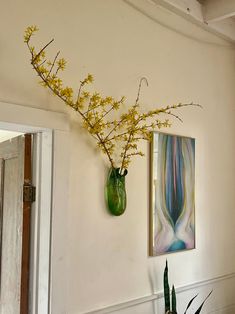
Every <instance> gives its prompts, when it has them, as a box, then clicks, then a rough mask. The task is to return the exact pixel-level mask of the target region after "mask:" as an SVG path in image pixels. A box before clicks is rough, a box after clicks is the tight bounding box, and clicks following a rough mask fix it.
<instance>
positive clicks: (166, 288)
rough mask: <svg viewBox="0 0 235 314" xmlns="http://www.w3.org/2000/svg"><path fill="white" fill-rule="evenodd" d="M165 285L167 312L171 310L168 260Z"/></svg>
mask: <svg viewBox="0 0 235 314" xmlns="http://www.w3.org/2000/svg"><path fill="white" fill-rule="evenodd" d="M163 285H164V300H165V313H166V312H167V311H170V288H169V283H168V265H167V260H166V266H165V270H164V276H163Z"/></svg>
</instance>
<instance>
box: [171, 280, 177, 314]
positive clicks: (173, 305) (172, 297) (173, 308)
mask: <svg viewBox="0 0 235 314" xmlns="http://www.w3.org/2000/svg"><path fill="white" fill-rule="evenodd" d="M171 300H172V301H171V306H172V313H173V314H177V311H176V294H175V287H174V285H173V286H172V292H171Z"/></svg>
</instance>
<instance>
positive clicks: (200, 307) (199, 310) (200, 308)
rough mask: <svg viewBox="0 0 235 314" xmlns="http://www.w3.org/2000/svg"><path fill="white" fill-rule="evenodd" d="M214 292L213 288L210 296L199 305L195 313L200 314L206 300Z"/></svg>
mask: <svg viewBox="0 0 235 314" xmlns="http://www.w3.org/2000/svg"><path fill="white" fill-rule="evenodd" d="M211 294H212V290H211V292H210V293H209V294H208V296H207V297H206V298H205V300H204V301H203V302H202V304H201V305H200V306H199V308H198V309H197V311H196V312H195V314H199V313H200V312H201V310H202V307H203V305H204V303H205V302H206V300H207V299H208V298H209V296H210V295H211Z"/></svg>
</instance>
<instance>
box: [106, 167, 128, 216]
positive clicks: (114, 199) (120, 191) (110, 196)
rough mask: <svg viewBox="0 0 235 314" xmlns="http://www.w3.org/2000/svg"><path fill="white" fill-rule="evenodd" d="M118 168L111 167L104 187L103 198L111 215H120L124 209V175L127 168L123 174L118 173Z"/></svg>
mask: <svg viewBox="0 0 235 314" xmlns="http://www.w3.org/2000/svg"><path fill="white" fill-rule="evenodd" d="M119 171H120V169H119V168H111V169H110V170H109V173H108V178H107V182H106V187H105V198H106V203H107V207H108V209H109V211H110V213H111V214H112V215H115V216H120V215H122V214H123V213H124V211H125V209H126V187H125V177H126V175H127V170H125V171H124V173H123V174H120V173H119Z"/></svg>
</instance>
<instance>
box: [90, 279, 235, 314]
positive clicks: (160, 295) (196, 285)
mask: <svg viewBox="0 0 235 314" xmlns="http://www.w3.org/2000/svg"><path fill="white" fill-rule="evenodd" d="M234 278H235V273H231V274H226V275H223V276H219V277H216V278H212V279H206V280H201V281H198V282H195V283H193V284H189V285H184V286H182V287H178V288H177V289H176V292H177V294H179V293H183V292H185V291H188V290H192V289H197V288H199V287H202V286H206V285H211V284H214V283H217V282H220V281H224V280H228V279H234ZM163 297H164V295H163V292H162V291H161V292H158V293H156V294H153V295H149V296H145V297H141V298H138V299H135V300H130V301H127V302H123V303H119V304H116V305H112V306H108V307H105V308H102V309H97V310H94V311H90V312H86V313H84V314H108V313H113V312H115V311H120V310H123V309H126V308H129V307H133V306H137V305H140V304H143V303H146V302H151V301H155V300H159V299H162V298H163ZM230 306H232V305H230ZM212 313H213V312H212Z"/></svg>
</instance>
